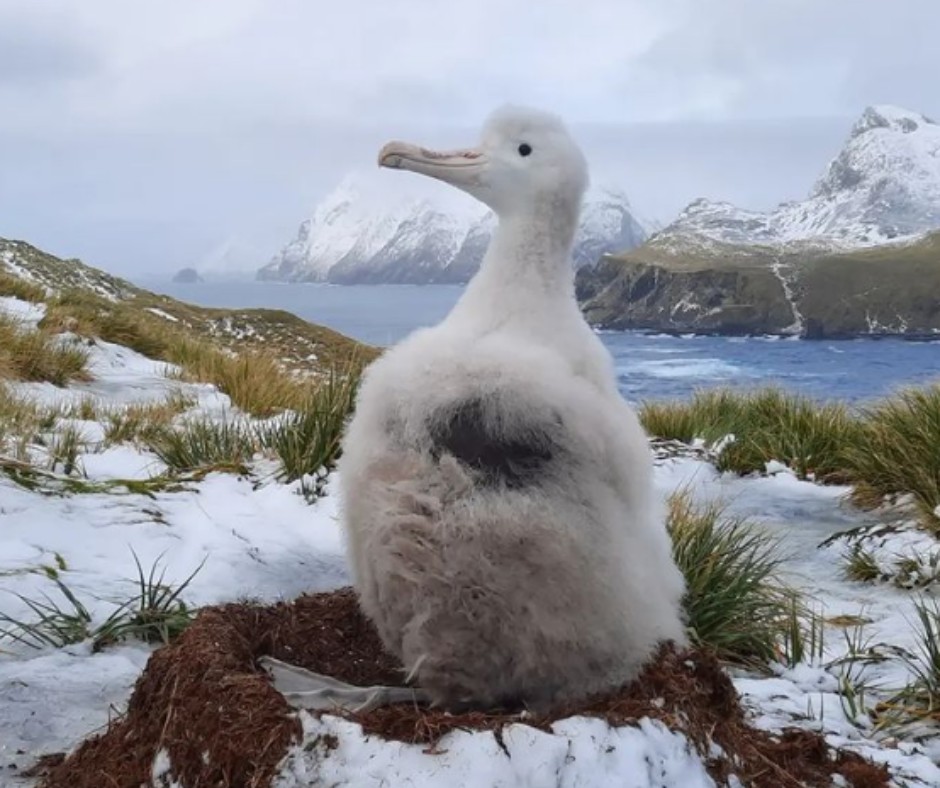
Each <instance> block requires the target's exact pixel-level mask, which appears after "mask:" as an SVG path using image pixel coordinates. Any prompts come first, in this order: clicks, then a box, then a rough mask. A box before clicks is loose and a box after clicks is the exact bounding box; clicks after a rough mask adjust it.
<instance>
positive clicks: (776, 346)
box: [141, 281, 940, 402]
mask: <svg viewBox="0 0 940 788" xmlns="http://www.w3.org/2000/svg"><path fill="white" fill-rule="evenodd" d="M141 284H142V285H144V286H146V287H149V288H150V289H152V290H155V291H157V292H162V293H167V294H169V295H172V296H175V297H176V298H180V299H183V300H184V301H190V302H193V303H196V304H202V305H204V306H220V307H252V306H257V307H268V308H277V309H286V310H288V311H290V312H294V313H295V314H297V315H300V316H301V317H303V318H306V319H307V320H310V321H313V322H315V323H321V324H323V325H327V326H330V327H331V328H335V329H336V330H338V331H341V332H343V333H344V334H348V335H350V336H353V337H355V338H357V339H360V340H362V341H364V342H369V343H372V344H376V345H391V344H394V343H395V342H397V341H398V340H399V339H401V338H402V337H404V336H406V335H407V334H408V333H409V332H410V331H413V330H414V329H415V328H419V327H421V326H429V325H433V324H434V323H437V322H438V321H439V320H441V319H442V318H443V317H444V316H445V315H446V314H447V312H448V311H449V310H450V308H451V306H453V304H454V303H455V302H456V300H457V298H458V297H459V296H460V294H461V292H462V289H463V288H462V287H460V286H448V285H429V286H422V287H418V286H408V285H372V286H336V285H315V284H308V285H287V284H274V283H264V282H250V281H238V282H235V281H231V282H206V283H201V284H186V285H184V284H175V283H167V282H141ZM600 337H601V339H602V340H603V342H604V344H605V345H606V346H607V348H608V349H609V350H610V352H611V354H612V355H613V357H614V360H615V362H616V366H617V372H618V375H619V379H620V387H621V390H622V391H623V394H624V396H625V397H627V399H629V400H632V401H639V400H645V399H663V398H672V397H685V396H688V395H689V394H690V393H691V392H692V391H693V390H695V389H697V388H713V387H718V386H730V387H734V388H752V387H756V386H764V385H768V384H778V385H780V386H782V387H785V388H787V389H789V390H791V391H796V392H801V393H803V394H807V395H809V396H812V397H815V398H818V399H830V398H833V399H842V400H846V401H852V402H863V401H866V400H871V399H874V398H876V397H878V396H880V395H883V394H887V393H890V392H891V391H893V390H895V389H897V388H899V387H901V386H904V385H916V384H918V383H925V382H928V381H940V342H907V341H904V340H900V339H880V340H864V339H860V340H846V341H838V342H832V341H822V342H817V341H812V342H809V341H799V340H790V339H775V338H749V339H744V338H738V337H671V336H665V335H656V336H649V335H644V334H638V333H630V332H602V333H601V334H600Z"/></svg>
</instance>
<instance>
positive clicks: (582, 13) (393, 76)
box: [0, 0, 940, 274]
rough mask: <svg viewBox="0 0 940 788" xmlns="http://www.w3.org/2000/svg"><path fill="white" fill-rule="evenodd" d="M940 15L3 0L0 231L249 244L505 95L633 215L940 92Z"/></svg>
mask: <svg viewBox="0 0 940 788" xmlns="http://www.w3.org/2000/svg"><path fill="white" fill-rule="evenodd" d="M937 30H940V0H892V1H891V2H887V0H577V1H575V0H527V1H526V2H522V1H521V0H462V2H459V3H455V2H445V1H444V0H385V2H378V1H377V0H334V1H332V2H325V1H324V0H158V1H155V2H153V1H151V0H133V2H131V1H130V0H71V2H65V1H57V0H18V1H17V0H0V236H3V237H15V238H23V239H26V240H29V241H31V242H33V243H35V244H37V245H40V246H43V247H45V248H47V249H49V250H50V251H53V252H55V253H57V254H61V255H65V256H80V257H82V258H83V259H85V260H86V261H87V262H89V263H91V264H93V265H99V266H102V267H105V268H108V269H110V270H114V271H118V272H122V273H131V274H142V273H151V274H152V273H172V272H173V271H175V270H176V269H177V268H179V267H181V266H183V265H191V264H200V263H203V262H205V261H206V260H208V259H210V258H212V257H214V256H218V255H220V254H221V253H223V252H224V251H226V250H227V252H228V254H229V256H230V259H231V260H232V262H233V263H235V264H241V265H248V264H252V263H256V264H257V265H261V264H262V263H264V262H265V261H266V259H267V258H268V257H270V255H271V254H272V253H273V252H274V251H275V249H276V248H277V247H278V246H279V245H280V244H281V243H283V242H284V241H286V240H288V238H289V237H290V236H291V235H292V234H293V232H294V230H295V228H296V225H297V223H298V222H299V221H300V220H301V219H302V218H303V217H304V216H305V215H306V214H308V213H309V212H310V210H311V208H312V207H313V206H314V205H315V203H316V201H317V199H318V198H319V197H321V196H322V195H323V194H324V192H326V191H328V190H329V189H330V187H332V186H333V185H334V184H335V182H336V181H337V180H338V179H339V178H340V177H341V176H342V174H343V173H344V172H346V171H347V170H349V169H351V168H363V167H372V166H374V160H375V153H376V151H377V149H378V147H379V145H380V144H381V143H382V142H384V141H386V140H387V139H391V138H406V139H407V138H409V136H410V137H412V138H414V139H415V141H419V142H422V143H427V144H431V145H434V144H454V143H464V142H472V138H473V137H474V135H475V133H476V129H477V128H478V126H479V123H480V121H481V120H482V119H483V118H484V117H485V116H486V114H487V113H488V112H489V111H490V110H491V109H493V108H494V107H495V106H498V105H500V104H502V103H505V102H507V101H513V102H519V103H525V104H531V105H535V106H539V107H543V108H546V109H551V110H553V111H555V112H558V113H559V114H561V115H562V116H564V117H565V118H566V119H567V120H568V121H569V123H570V124H571V125H572V127H573V128H574V129H575V131H576V133H577V134H578V136H579V138H580V139H581V140H582V141H583V142H584V145H585V147H586V148H587V150H588V153H589V158H590V159H591V162H592V168H593V173H594V177H595V179H598V180H606V181H614V182H616V183H618V184H619V185H621V186H623V187H624V188H625V189H626V190H627V192H628V193H629V194H630V196H631V199H632V200H633V203H634V205H635V207H636V208H637V209H638V211H639V213H640V214H641V215H643V216H646V217H648V218H652V219H657V220H659V221H662V222H666V221H668V220H669V219H671V218H672V216H673V215H674V214H675V213H676V212H677V211H678V210H680V209H681V207H682V206H683V205H684V204H686V203H687V202H688V201H689V200H691V199H693V198H695V197H697V196H709V197H713V198H721V199H730V200H732V201H734V202H737V203H739V204H741V205H744V206H747V207H755V208H761V207H767V206H769V205H771V204H773V203H775V202H777V201H779V200H782V199H789V198H793V197H799V196H801V195H802V194H804V193H805V192H807V191H808V190H809V188H810V187H811V185H812V181H813V180H814V179H815V177H816V176H817V175H818V174H819V172H820V171H821V170H822V168H823V167H824V165H825V163H826V161H827V160H828V159H829V158H830V157H831V156H832V155H833V154H834V153H836V152H837V151H838V149H839V146H840V145H841V143H842V141H843V139H844V137H845V136H846V134H847V132H848V129H849V127H850V126H851V123H852V121H853V120H854V118H855V117H856V116H857V115H859V114H860V113H861V111H862V110H863V108H864V107H865V106H866V105H868V104H873V103H893V104H898V105H901V106H906V107H908V108H910V109H915V110H919V111H921V112H924V113H926V114H928V115H934V116H940V83H938V80H937V75H938V74H940V46H938V45H937V43H936V31H937ZM389 177H391V178H394V177H401V176H400V174H394V173H389Z"/></svg>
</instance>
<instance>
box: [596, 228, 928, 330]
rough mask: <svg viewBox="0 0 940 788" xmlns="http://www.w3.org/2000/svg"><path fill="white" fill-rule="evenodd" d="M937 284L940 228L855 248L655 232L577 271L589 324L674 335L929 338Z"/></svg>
mask: <svg viewBox="0 0 940 788" xmlns="http://www.w3.org/2000/svg"><path fill="white" fill-rule="evenodd" d="M938 292H940V233H934V234H932V235H929V236H927V237H926V238H924V239H921V240H919V241H916V242H913V243H910V244H905V245H886V246H881V247H875V248H869V249H858V250H854V251H831V250H827V249H821V248H818V247H811V246H808V245H807V246H804V247H803V248H801V249H798V248H794V247H792V246H791V247H788V248H778V249H775V248H774V247H767V246H765V247H759V246H751V247H746V246H741V245H732V244H721V243H718V242H710V243H707V244H706V243H702V244H699V245H698V246H697V247H695V248H694V249H693V248H690V247H685V248H683V249H681V250H677V249H676V248H675V247H674V246H671V245H670V244H668V243H663V239H654V240H653V241H652V242H651V243H649V244H647V245H646V246H644V247H643V248H641V249H637V250H635V251H633V252H630V253H628V254H625V255H619V256H610V257H606V258H605V259H604V260H602V261H601V262H600V263H598V265H597V266H595V267H594V268H593V269H592V270H589V271H588V270H585V271H581V272H579V276H578V296H579V299H580V301H581V303H582V308H583V310H584V314H585V316H586V317H587V319H588V320H589V321H590V322H591V323H593V324H595V325H598V326H600V327H603V328H610V329H638V330H648V331H662V332H667V333H680V334H685V333H702V334H730V335H754V334H784V335H798V336H803V337H806V338H814V339H820V338H827V337H828V338H847V337H878V336H887V335H901V336H907V337H911V338H924V337H932V336H934V335H940V299H938V298H937V297H936V293H938Z"/></svg>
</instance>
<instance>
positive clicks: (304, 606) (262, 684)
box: [41, 589, 889, 788]
mask: <svg viewBox="0 0 940 788" xmlns="http://www.w3.org/2000/svg"><path fill="white" fill-rule="evenodd" d="M263 655H271V656H274V657H277V658H278V659H281V660H284V661H286V662H291V663H294V664H297V665H301V666H303V667H306V668H308V669H310V670H314V671H316V672H318V673H324V674H328V675H331V676H335V677H336V678H339V679H341V680H343V681H347V682H350V683H354V684H362V685H369V684H386V685H401V684H402V678H403V671H402V670H401V667H400V665H399V664H398V663H397V661H396V660H395V659H393V658H392V657H390V656H389V655H388V654H386V653H385V652H384V651H383V649H382V645H381V642H380V641H379V638H378V636H377V635H376V633H375V630H374V629H373V628H372V625H371V624H370V623H369V621H368V620H366V619H365V618H364V617H363V616H362V614H361V613H360V612H359V608H358V605H357V602H356V597H355V594H354V592H353V591H352V590H350V589H341V590H339V591H335V592H331V593H326V594H315V595H309V596H304V597H301V598H299V599H297V600H296V601H295V602H292V603H289V604H287V603H281V604H277V605H272V606H258V605H249V604H230V605H223V606H219V607H213V608H207V609H205V610H203V611H202V612H201V613H200V614H199V617H198V618H197V620H196V621H195V622H194V623H193V625H192V626H191V627H190V628H189V629H188V630H187V631H186V632H184V633H183V635H181V636H180V637H179V638H178V639H177V640H176V642H174V643H173V644H172V645H169V646H166V647H164V648H161V649H160V650H158V651H156V652H155V653H154V654H153V656H152V657H151V658H150V661H149V663H148V664H147V668H146V670H145V671H144V672H143V674H142V675H141V676H140V678H139V679H138V681H137V684H136V686H135V688H134V693H133V696H132V697H131V700H130V703H129V705H128V709H127V712H126V714H124V715H123V716H122V717H120V718H118V719H116V720H114V721H113V722H112V723H111V724H110V726H109V727H108V729H107V730H106V731H105V732H104V733H102V734H100V735H98V736H95V737H93V738H91V739H89V740H87V741H86V742H85V743H83V744H82V745H81V746H80V747H79V748H78V749H77V750H76V751H75V752H74V753H72V754H71V755H69V757H68V758H66V759H65V760H63V761H61V762H55V761H54V760H53V761H50V762H49V767H48V770H47V772H46V774H45V776H44V777H43V780H42V783H41V785H42V786H43V788H101V786H128V788H130V787H131V786H133V788H137V787H138V786H141V785H148V784H150V783H151V780H152V775H153V768H154V759H155V758H156V757H157V754H158V753H161V752H162V753H164V754H165V755H164V760H165V758H166V757H168V763H169V766H170V771H169V772H168V774H167V777H170V778H172V780H173V781H175V783H176V784H178V785H181V786H185V787H186V788H196V787H197V786H239V787H242V786H244V787H245V788H248V787H250V788H267V786H270V785H271V784H272V782H273V780H274V778H275V777H276V775H277V770H278V765H279V763H280V762H281V760H282V759H283V758H284V756H285V754H286V753H287V751H288V750H289V748H290V747H291V746H292V745H294V744H296V743H297V742H298V741H299V740H300V736H301V724H300V721H299V720H298V717H297V715H296V713H295V712H294V711H293V709H291V708H290V706H288V704H287V702H286V701H285V700H284V698H283V697H282V696H281V695H280V694H279V693H278V692H277V691H275V690H274V688H273V687H272V686H271V684H270V683H269V681H268V679H267V676H266V675H265V674H264V672H263V671H262V670H261V669H260V668H259V667H258V665H257V660H258V658H259V657H261V656H263ZM575 715H584V716H593V717H600V718H603V719H605V720H607V721H608V722H609V723H610V724H611V725H631V724H635V723H636V722H637V721H638V720H640V719H642V718H644V717H649V718H653V719H658V720H661V721H663V722H664V723H665V724H666V725H668V726H669V727H670V728H672V729H673V730H676V731H681V732H682V733H684V734H685V735H686V736H687V737H688V738H689V739H690V741H692V742H693V744H694V745H695V746H696V747H697V748H698V750H699V752H700V753H702V758H703V760H705V762H706V765H707V768H708V770H709V772H710V773H711V774H712V776H713V777H714V778H715V779H716V781H717V782H718V783H719V784H723V783H725V782H726V780H727V778H728V776H729V775H730V774H732V773H734V774H736V775H737V776H738V778H740V779H741V780H742V782H743V783H744V784H745V785H752V786H761V787H764V786H766V788H771V787H772V788H781V786H817V785H818V786H830V785H832V776H833V775H835V774H840V775H842V776H843V777H844V778H845V779H846V780H847V781H848V782H849V783H850V784H851V785H853V786H856V788H877V787H878V786H886V785H888V779H889V777H888V773H887V771H886V770H885V768H884V767H882V766H875V765H874V764H872V763H871V762H869V761H866V760H864V759H862V758H861V757H859V756H858V755H856V754H854V753H847V752H833V751H832V750H831V749H830V748H829V747H828V746H827V745H826V743H825V741H824V740H823V738H822V737H821V736H819V735H818V734H815V733H811V732H808V731H795V730H794V731H788V732H787V733H785V734H783V735H782V736H773V735H771V734H768V733H765V732H762V731H758V730H756V729H754V728H752V727H751V726H749V725H748V724H747V722H746V721H745V718H744V713H743V711H742V709H741V706H740V704H739V703H738V697H737V694H736V693H735V690H734V687H733V685H732V683H731V680H730V679H729V678H728V676H727V675H726V674H725V672H724V671H723V670H722V669H721V666H720V665H719V663H718V662H717V660H716V659H715V658H714V657H713V656H711V655H710V654H708V653H705V652H702V651H697V650H693V651H676V650H674V649H672V648H669V647H665V648H663V650H662V651H661V652H660V653H659V655H658V656H657V658H656V659H655V660H653V662H651V664H650V665H649V666H648V667H647V668H646V670H644V672H643V674H642V675H641V676H640V677H639V678H638V679H637V680H636V681H634V682H633V683H632V684H630V685H629V686H627V687H624V688H622V689H621V690H619V691H618V692H616V693H612V694H610V695H606V696H602V697H596V698H593V699H590V700H588V701H585V702H583V703H579V704H576V705H572V706H569V707H567V708H563V709H558V710H557V711H555V712H554V713H552V714H551V715H544V716H531V715H527V716H525V717H524V719H523V718H521V717H520V715H519V714H518V713H512V712H508V711H497V712H490V713H486V712H468V713H462V714H447V713H446V712H443V711H438V710H430V709H425V708H421V707H416V706H414V705H399V706H391V707H386V708H382V709H377V710H374V711H371V712H367V713H363V714H347V715H345V716H347V717H348V718H349V719H351V720H353V721H355V722H358V723H359V724H360V725H362V727H363V729H364V730H365V731H366V732H367V733H369V734H373V735H377V736H381V737H384V738H387V739H395V740H399V741H404V742H409V743H421V744H424V745H433V744H434V743H435V742H436V741H437V740H438V739H440V738H441V737H443V736H445V735H446V734H447V733H449V732H451V731H453V730H457V729H462V730H485V731H492V732H493V734H494V735H495V736H497V738H500V734H501V730H502V728H503V727H504V726H506V725H510V724H513V723H519V722H524V723H525V724H528V725H532V726H534V727H537V728H540V729H543V730H550V726H551V723H552V722H554V721H556V720H558V719H562V718H564V717H570V716H575ZM711 742H715V743H717V744H718V745H720V747H721V749H722V751H723V754H722V755H720V756H718V757H716V756H715V755H714V753H715V749H714V748H713V747H710V743H711ZM710 753H711V754H710ZM428 757H435V756H434V755H433V754H430V755H429V756H428Z"/></svg>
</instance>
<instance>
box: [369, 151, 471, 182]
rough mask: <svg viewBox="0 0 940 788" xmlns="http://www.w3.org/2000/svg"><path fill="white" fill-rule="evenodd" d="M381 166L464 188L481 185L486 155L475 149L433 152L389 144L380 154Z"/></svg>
mask: <svg viewBox="0 0 940 788" xmlns="http://www.w3.org/2000/svg"><path fill="white" fill-rule="evenodd" d="M379 166H380V167H389V168H391V169H393V170H411V172H417V173H420V174H421V175H428V176H430V177H432V178H437V179H438V180H440V181H444V182H445V183H449V184H452V185H453V186H457V187H458V188H464V187H467V186H473V185H476V184H478V183H479V177H480V173H482V172H483V169H484V168H485V166H486V155H485V154H484V153H483V151H481V150H479V149H476V148H467V149H466V150H455V151H433V150H428V149H427V148H422V147H419V146H418V145H411V144H410V143H407V142H389V143H388V144H387V145H385V146H384V147H383V148H382V150H381V151H379Z"/></svg>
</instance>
